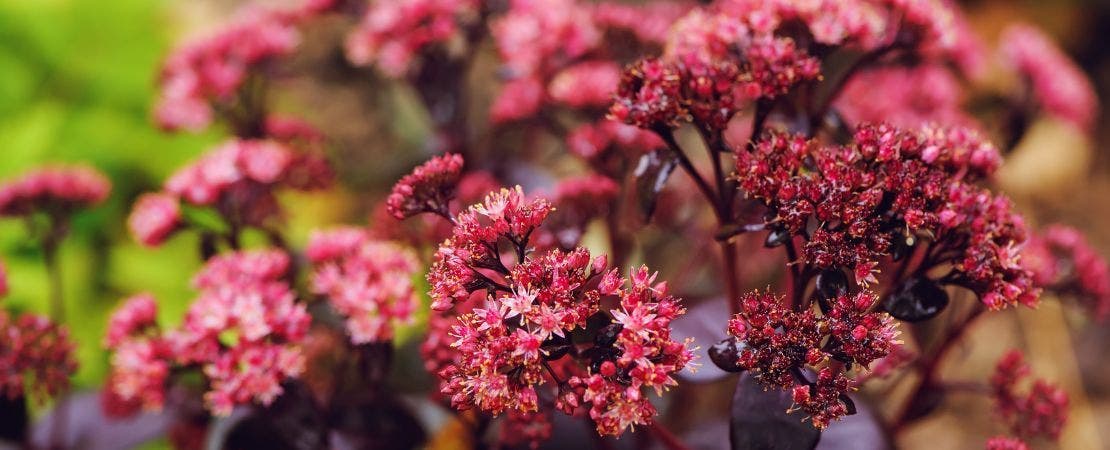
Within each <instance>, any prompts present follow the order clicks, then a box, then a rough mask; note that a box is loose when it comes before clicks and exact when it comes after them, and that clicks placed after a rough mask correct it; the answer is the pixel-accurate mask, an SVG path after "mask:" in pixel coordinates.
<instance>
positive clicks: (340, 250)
mask: <svg viewBox="0 0 1110 450" xmlns="http://www.w3.org/2000/svg"><path fill="white" fill-rule="evenodd" d="M306 253H307V254H308V259H309V260H310V261H312V263H313V265H314V266H315V267H314V271H313V275H312V290H313V291H314V292H316V293H317V294H322V295H326V296H327V298H328V301H330V302H331V305H332V307H333V308H335V310H336V311H338V312H339V313H340V314H342V315H343V316H344V317H346V321H347V334H348V335H349V336H350V339H351V342H352V343H354V344H365V343H369V342H382V341H388V340H390V339H392V338H393V333H394V328H395V327H396V326H397V325H399V324H402V323H405V322H407V321H409V319H410V318H411V316H412V313H413V311H414V310H415V309H416V307H417V306H418V304H419V303H418V299H417V295H416V292H415V290H414V289H413V284H412V283H413V278H414V277H415V276H416V271H417V270H418V269H419V268H420V264H419V261H418V260H417V259H416V255H414V254H413V252H412V250H410V249H408V248H406V247H404V246H401V245H399V244H396V243H393V242H388V241H377V240H373V239H371V238H370V236H369V235H368V234H367V233H366V231H365V230H362V229H358V228H341V229H336V230H331V231H327V232H314V233H313V234H312V236H311V237H310V238H309V243H308V248H307V249H306Z"/></svg>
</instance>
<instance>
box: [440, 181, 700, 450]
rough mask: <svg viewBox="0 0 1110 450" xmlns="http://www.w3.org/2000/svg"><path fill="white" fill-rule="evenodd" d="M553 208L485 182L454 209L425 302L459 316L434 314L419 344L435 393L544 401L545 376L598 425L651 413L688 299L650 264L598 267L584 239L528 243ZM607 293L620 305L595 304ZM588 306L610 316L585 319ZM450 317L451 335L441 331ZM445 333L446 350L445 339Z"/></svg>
mask: <svg viewBox="0 0 1110 450" xmlns="http://www.w3.org/2000/svg"><path fill="white" fill-rule="evenodd" d="M551 210H552V207H551V206H550V204H549V203H548V202H547V201H546V200H543V199H532V200H529V199H527V198H526V197H525V196H524V193H523V192H522V191H521V189H520V188H519V187H517V188H515V189H511V190H510V189H502V190H501V191H500V192H494V193H491V194H490V195H488V196H487V197H486V199H485V201H483V202H482V203H479V204H476V205H474V206H471V207H470V208H468V209H467V210H465V211H463V212H461V213H459V214H458V215H457V216H456V217H455V219H454V224H455V227H454V230H453V232H452V236H451V237H450V238H449V239H447V240H446V241H444V242H443V243H442V244H441V245H440V248H439V250H438V251H437V252H436V260H435V263H434V264H433V265H432V268H431V271H430V272H429V274H428V281H429V282H430V283H431V285H432V291H431V295H432V300H433V304H432V308H433V309H434V310H436V311H439V312H444V311H447V310H449V309H451V308H452V307H455V308H456V312H457V316H455V318H453V319H444V318H442V317H441V319H442V320H436V319H434V320H433V323H432V325H430V328H432V329H431V330H430V335H429V341H427V342H425V345H424V346H423V347H422V351H423V352H424V353H425V354H426V355H428V356H429V357H431V358H433V359H434V360H435V362H432V361H429V367H431V368H438V369H440V370H439V372H438V374H439V376H440V377H441V378H442V379H443V380H444V383H443V386H442V392H443V393H444V394H446V395H448V396H450V397H451V403H452V405H453V406H454V407H456V408H459V409H466V408H470V407H477V408H479V409H481V410H484V411H488V412H491V413H493V414H501V413H503V412H505V411H510V414H515V415H520V414H525V415H528V414H533V413H539V412H544V411H549V410H550V409H551V406H552V405H551V404H550V403H548V401H547V400H543V399H545V398H549V397H547V396H541V394H540V392H539V391H538V389H537V388H539V387H540V386H542V385H544V384H546V383H547V382H548V380H550V381H552V382H554V384H555V385H556V386H555V388H554V389H553V393H554V394H555V397H556V400H555V402H554V405H553V406H555V407H556V408H558V409H561V410H563V411H564V412H567V413H568V414H569V413H573V412H574V411H575V410H576V409H577V408H578V407H579V406H583V405H586V404H589V408H590V415H591V417H592V418H593V419H594V421H595V422H596V423H597V426H598V432H599V433H601V434H614V435H616V434H620V433H621V432H623V430H625V429H626V428H630V427H632V426H633V425H636V424H646V423H649V422H650V420H651V418H652V417H653V416H654V414H655V410H654V408H653V407H652V406H651V403H649V402H648V400H647V398H646V395H645V392H644V390H645V389H654V390H656V391H657V392H659V393H661V392H662V390H664V389H666V388H667V387H669V386H671V385H673V384H675V381H674V379H673V377H672V375H673V374H674V373H676V372H678V371H680V370H682V368H683V367H685V366H686V364H687V363H688V362H689V361H690V360H691V359H692V358H693V353H692V351H691V350H689V348H688V344H689V343H688V342H686V343H683V342H677V341H674V340H672V339H671V337H670V330H669V323H670V321H671V320H673V319H674V318H675V317H676V316H678V315H680V314H682V313H683V312H684V311H685V310H684V309H683V308H682V307H681V306H679V304H678V300H677V299H675V298H673V297H670V296H668V295H667V289H666V284H665V283H659V284H654V279H655V275H654V274H651V273H649V272H648V270H647V268H646V267H645V268H641V269H639V270H638V271H635V272H633V274H632V283H631V287H628V288H625V287H624V285H625V284H626V280H624V279H623V278H621V277H620V276H619V275H618V274H617V271H616V269H613V270H610V271H608V272H605V271H606V269H607V260H606V258H605V257H604V256H602V257H597V258H591V256H590V253H589V251H587V250H586V249H583V248H575V249H573V250H570V251H562V250H548V251H546V252H541V253H532V250H531V244H530V242H531V240H532V237H533V236H534V233H536V231H537V228H538V227H539V226H540V224H541V222H543V221H544V219H545V218H546V217H547V215H548V214H549V213H550V212H551ZM506 247H507V248H509V249H510V250H509V251H508V254H507V255H506V254H502V251H501V249H502V248H506ZM509 255H511V257H512V262H511V263H506V262H505V258H506V257H507V256H509ZM482 290H484V291H485V293H486V301H485V304H484V305H481V304H480V305H478V306H476V307H473V308H471V306H470V304H471V299H472V298H473V297H472V295H471V294H473V293H476V292H477V291H482ZM603 297H619V298H620V305H621V307H620V309H614V310H612V311H606V312H602V311H600V304H601V299H602V298H603ZM595 316H596V317H599V318H604V319H607V322H608V325H606V326H604V327H602V328H601V329H600V330H595V329H592V328H591V329H587V319H589V318H591V317H595ZM444 317H445V316H444ZM599 320H600V319H599ZM448 326H449V327H450V329H449V332H448V335H449V337H447V336H444V335H443V331H444V329H445V328H446V327H448ZM582 332H594V333H597V337H596V338H595V339H594V344H593V346H591V347H589V348H585V349H579V348H578V346H577V345H576V344H574V343H572V341H571V340H570V337H571V334H572V333H582ZM432 341H435V342H432ZM447 341H451V344H450V345H451V347H453V349H454V352H453V354H452V352H447V351H445V349H444V347H443V345H442V343H444V342H447ZM436 342H439V343H440V345H436ZM568 355H569V356H570V357H569V358H567V356H568ZM541 402H543V403H542V404H541ZM543 429H545V428H543V427H540V428H539V429H536V430H532V431H536V432H537V434H536V435H535V436H534V437H535V438H536V439H537V440H538V439H539V438H543V437H546V436H541V435H542V434H543V433H542V431H543Z"/></svg>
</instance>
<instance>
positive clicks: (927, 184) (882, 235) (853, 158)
mask: <svg viewBox="0 0 1110 450" xmlns="http://www.w3.org/2000/svg"><path fill="white" fill-rule="evenodd" d="M736 157H737V178H738V180H739V182H740V188H742V189H743V191H744V192H746V193H747V195H749V196H750V197H753V198H756V199H759V200H761V201H763V202H764V203H765V204H766V205H767V206H768V207H769V208H770V214H769V216H768V219H767V221H766V226H767V227H768V228H769V229H771V230H773V231H772V234H773V235H774V234H775V233H785V236H786V237H782V238H781V239H778V240H777V242H774V243H773V244H777V245H781V244H783V243H786V242H787V241H789V240H792V239H793V237H792V236H800V237H802V238H803V239H804V245H803V246H802V251H801V259H802V260H804V262H805V263H807V264H812V265H813V266H815V267H817V268H820V269H824V268H843V269H846V270H849V271H850V272H852V273H854V274H855V278H856V281H857V282H859V283H863V284H866V283H868V282H873V281H875V278H874V275H873V272H874V270H875V269H876V267H877V264H878V262H879V260H880V259H881V258H882V257H884V256H886V255H890V254H891V253H893V252H894V251H895V250H897V249H898V248H899V247H902V249H901V250H899V251H906V247H909V248H910V249H913V248H914V247H915V246H918V245H921V246H923V247H924V245H923V244H922V243H923V242H924V241H931V242H929V245H928V246H929V247H930V249H931V254H930V255H929V256H928V260H927V261H925V262H924V263H923V264H926V265H925V266H924V267H932V266H936V265H943V264H951V265H952V268H953V270H952V271H951V272H950V273H948V274H947V275H945V276H944V277H943V278H942V279H941V281H942V282H943V283H948V284H955V285H960V286H964V287H967V288H969V289H971V290H973V291H974V292H976V293H977V294H978V295H979V297H980V299H981V300H982V301H983V303H985V304H986V305H987V306H989V307H991V308H1001V307H1004V306H1006V305H1009V304H1013V303H1015V302H1020V303H1023V304H1027V305H1032V304H1035V302H1036V299H1037V290H1036V289H1035V288H1034V286H1033V282H1032V275H1031V273H1030V272H1029V271H1028V270H1026V269H1025V268H1024V267H1023V266H1022V265H1021V264H1019V250H1020V249H1021V247H1022V245H1023V243H1024V241H1025V239H1026V231H1025V227H1024V224H1023V221H1022V219H1021V217H1020V216H1018V215H1017V214H1016V213H1014V212H1013V211H1011V205H1010V202H1009V201H1008V200H1007V199H1006V198H1005V197H1002V196H999V195H995V194H992V193H991V192H989V191H987V190H986V189H984V188H981V187H978V186H976V185H975V184H973V182H974V181H976V180H980V179H982V178H984V177H986V176H989V175H990V174H991V173H992V172H993V171H994V169H995V168H997V167H998V165H999V162H1000V159H999V155H998V152H997V150H995V148H994V147H993V146H992V145H990V144H989V143H987V142H986V141H984V140H983V139H982V138H981V137H979V135H978V134H976V133H975V132H972V131H970V130H967V129H963V128H935V127H926V128H924V129H922V130H921V131H917V132H909V131H902V130H898V129H896V128H893V127H890V126H888V125H864V126H861V127H859V128H858V129H857V131H856V133H855V137H854V141H853V143H851V144H849V145H846V146H821V145H820V144H818V143H817V142H815V141H810V140H806V139H805V138H804V137H801V136H797V135H789V134H779V133H770V134H768V135H767V136H765V137H764V138H763V139H761V140H759V142H758V143H757V144H756V146H755V148H754V149H753V150H752V151H748V150H746V149H745V150H740V151H737V152H736ZM813 223H816V224H817V225H816V228H814V229H811V228H810V225H811V224H813ZM769 243H770V241H769ZM791 245H792V244H791Z"/></svg>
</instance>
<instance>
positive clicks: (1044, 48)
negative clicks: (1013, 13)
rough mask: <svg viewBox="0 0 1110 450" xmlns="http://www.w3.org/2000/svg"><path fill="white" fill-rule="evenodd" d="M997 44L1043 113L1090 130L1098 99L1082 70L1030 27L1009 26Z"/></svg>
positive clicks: (1046, 38) (1038, 31) (1047, 39)
mask: <svg viewBox="0 0 1110 450" xmlns="http://www.w3.org/2000/svg"><path fill="white" fill-rule="evenodd" d="M999 41H1000V42H1001V43H1002V44H1001V52H1002V55H1003V57H1004V58H1005V60H1006V61H1007V62H1008V63H1009V64H1010V65H1011V66H1012V67H1013V69H1014V70H1016V71H1017V72H1018V73H1019V74H1020V75H1021V76H1022V77H1023V78H1024V80H1025V81H1026V82H1027V83H1029V86H1030V88H1031V89H1032V91H1033V96H1034V98H1035V100H1036V102H1037V104H1038V105H1040V107H1041V108H1042V109H1043V110H1044V112H1045V113H1047V114H1048V115H1050V116H1053V117H1057V118H1059V119H1061V120H1064V121H1066V122H1069V123H1072V124H1074V125H1075V126H1076V127H1078V128H1079V129H1081V130H1084V131H1087V130H1090V128H1091V126H1092V125H1093V124H1094V121H1095V116H1096V114H1097V113H1098V96H1097V95H1096V94H1095V90H1094V87H1093V86H1092V85H1091V82H1090V80H1088V79H1087V77H1086V76H1084V75H1083V71H1082V69H1080V68H1079V67H1077V66H1076V65H1075V63H1074V62H1072V60H1071V59H1070V58H1068V56H1067V55H1065V54H1064V52H1063V51H1061V50H1060V49H1059V48H1057V47H1056V45H1055V44H1054V43H1053V42H1052V40H1051V39H1049V38H1048V36H1045V35H1044V33H1042V32H1041V31H1040V30H1038V29H1036V28H1034V27H1032V26H1029V25H1011V26H1010V27H1009V28H1007V29H1006V30H1005V31H1003V33H1002V36H1001V37H1000V38H999Z"/></svg>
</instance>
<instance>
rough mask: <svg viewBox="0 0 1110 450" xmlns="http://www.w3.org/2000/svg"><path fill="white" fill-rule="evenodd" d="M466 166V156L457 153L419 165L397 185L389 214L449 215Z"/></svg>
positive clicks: (387, 204) (403, 216) (405, 215)
mask: <svg viewBox="0 0 1110 450" xmlns="http://www.w3.org/2000/svg"><path fill="white" fill-rule="evenodd" d="M462 167H463V158H462V156H460V155H455V154H447V155H443V156H436V157H433V158H432V159H430V160H428V162H425V163H424V164H421V165H420V166H417V167H416V168H415V169H413V170H412V172H411V173H409V174H408V175H405V176H404V177H402V178H401V180H400V181H398V182H397V184H395V185H393V192H392V193H391V194H389V198H388V199H387V200H386V207H387V208H388V210H389V213H390V214H391V215H393V217H396V218H397V219H405V218H408V217H411V216H414V215H416V214H420V213H425V212H436V213H441V214H448V213H449V210H448V203H449V202H450V201H451V200H452V199H453V198H454V197H455V187H456V186H457V185H458V183H459V179H460V177H461V175H462Z"/></svg>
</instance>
